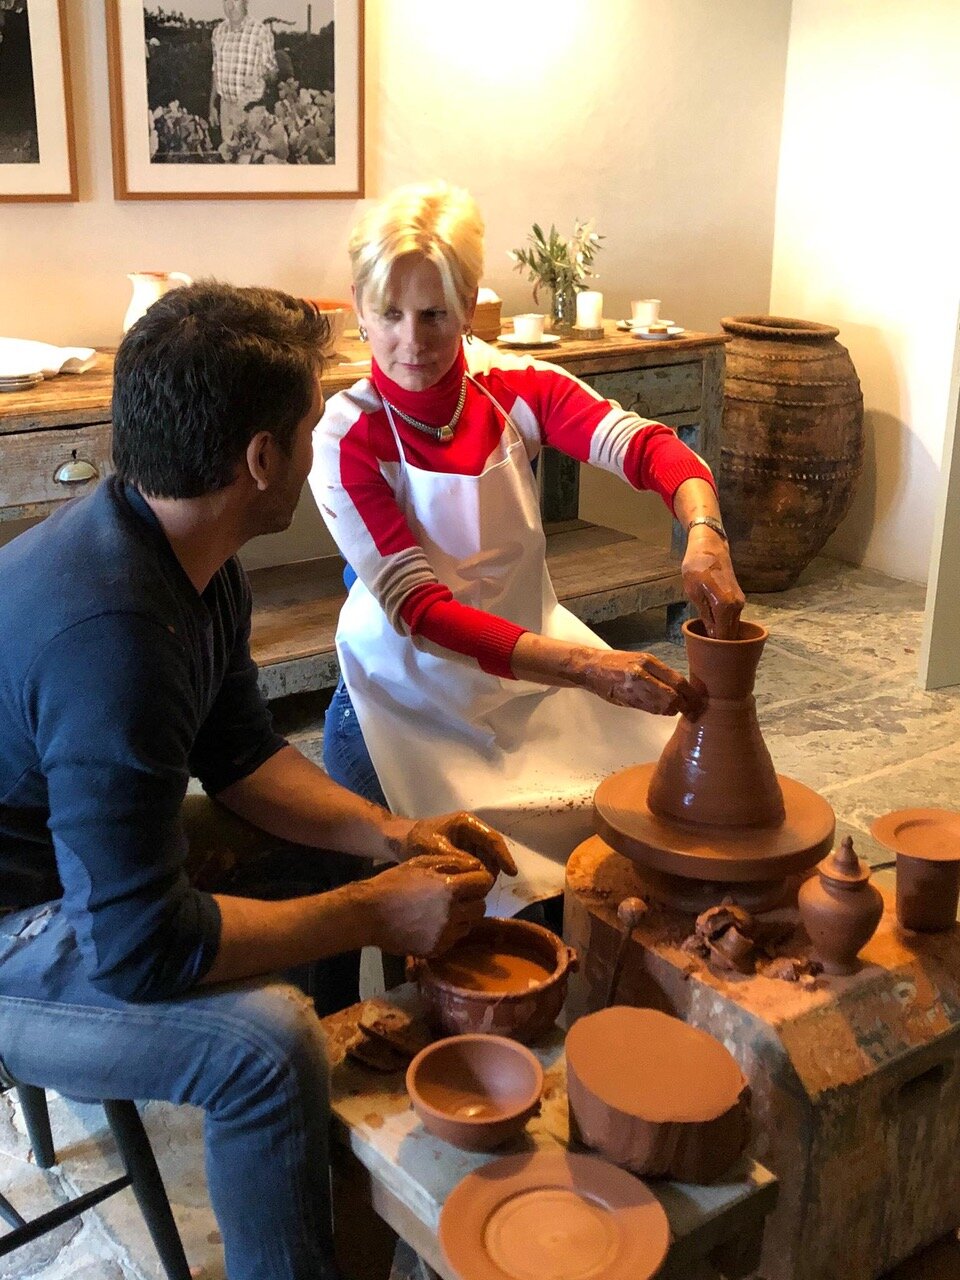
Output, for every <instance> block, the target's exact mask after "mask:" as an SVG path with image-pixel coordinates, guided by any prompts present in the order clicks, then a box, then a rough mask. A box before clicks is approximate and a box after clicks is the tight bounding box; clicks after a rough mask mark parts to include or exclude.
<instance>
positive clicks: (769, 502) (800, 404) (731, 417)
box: [717, 316, 863, 591]
mask: <svg viewBox="0 0 960 1280" xmlns="http://www.w3.org/2000/svg"><path fill="white" fill-rule="evenodd" d="M721 324H722V325H723V328H724V329H725V330H726V332H727V333H729V334H730V335H731V341H730V342H728V343H727V346H726V372H725V375H724V400H723V424H722V427H721V433H720V468H719V471H718V473H717V481H718V486H719V490H720V503H721V506H722V508H723V518H724V524H725V526H726V529H727V533H728V535H729V538H730V554H731V556H732V558H733V564H734V568H735V569H736V571H737V578H738V579H739V581H740V585H741V586H742V587H743V588H744V590H746V591H782V590H783V589H784V588H785V587H788V586H790V584H791V583H792V582H794V581H795V579H796V577H797V575H798V574H799V573H800V570H801V569H803V568H804V566H805V565H807V564H809V562H810V561H811V560H812V559H813V557H814V556H815V555H816V554H817V552H818V551H820V549H821V548H822V547H823V545H824V543H825V542H826V540H827V538H829V536H830V535H831V533H833V531H834V529H836V527H837V525H838V524H839V523H840V521H841V519H842V518H843V516H844V515H845V514H846V512H847V509H848V508H849V506H850V502H851V499H852V497H853V493H854V489H855V487H856V483H857V480H858V478H859V476H860V472H861V470H862V468H863V396H862V394H861V392H860V381H859V379H858V377H857V371H856V369H855V368H854V367H853V362H852V361H851V359H850V355H849V353H848V351H847V349H846V347H844V346H841V344H840V343H839V342H837V341H836V338H837V334H838V332H839V330H837V329H834V328H833V327H832V326H830V325H825V324H815V323H813V322H812V321H807V320H791V319H787V318H785V317H783V316H728V317H727V318H726V319H724V320H722V321H721Z"/></svg>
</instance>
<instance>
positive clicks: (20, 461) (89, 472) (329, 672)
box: [0, 323, 724, 697]
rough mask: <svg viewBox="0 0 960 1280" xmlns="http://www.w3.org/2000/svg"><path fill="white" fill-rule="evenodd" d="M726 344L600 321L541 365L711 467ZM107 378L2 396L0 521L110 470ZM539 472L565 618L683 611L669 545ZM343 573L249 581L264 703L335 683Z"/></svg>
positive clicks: (575, 473)
mask: <svg viewBox="0 0 960 1280" xmlns="http://www.w3.org/2000/svg"><path fill="white" fill-rule="evenodd" d="M723 343H724V338H723V337H722V336H721V335H718V334H702V333H688V334H685V335H684V336H683V337H680V338H674V339H670V340H667V341H655V342H650V341H643V340H640V339H636V338H632V337H631V336H630V335H629V334H623V333H618V332H617V331H616V330H615V329H614V328H613V327H612V326H611V325H610V324H609V323H608V325H607V333H606V335H605V336H604V337H603V338H602V339H600V340H597V341H591V342H583V341H580V340H577V339H564V340H563V341H562V342H561V343H560V344H559V346H557V347H556V348H551V349H550V351H549V356H550V360H551V362H552V363H554V364H558V365H561V366H563V368H565V369H569V370H570V372H571V373H574V374H576V375H577V376H578V377H581V378H583V379H584V380H585V381H587V382H588V383H590V385H591V386H593V387H594V388H595V389H596V390H597V391H598V392H599V393H600V394H601V395H603V396H605V397H607V398H608V399H611V400H617V401H619V402H620V404H622V405H623V406H624V407H625V408H629V409H634V410H636V412H637V413H640V414H642V415H643V416H644V417H648V418H656V419H657V420H658V421H660V422H666V423H668V424H669V425H670V426H673V427H675V428H676V430H677V432H678V434H679V435H680V438H681V439H682V440H683V441H684V442H685V443H687V444H689V445H690V447H691V448H693V449H695V450H696V451H697V453H699V454H700V455H701V456H702V457H703V458H705V459H706V460H707V462H708V463H710V465H711V466H712V467H714V469H716V464H717V461H718V458H719V432H720V415H721V410H722V407H723ZM368 354H369V353H368V349H367V348H366V347H364V346H363V345H361V344H360V342H359V341H358V339H357V338H356V336H355V334H349V333H348V334H347V335H345V336H344V337H343V339H342V340H341V341H340V343H339V346H338V351H337V354H336V355H335V356H334V358H333V360H332V361H331V364H330V366H329V368H328V369H327V371H326V373H325V374H324V377H323V387H324V393H325V394H326V395H327V396H330V395H332V394H333V393H334V392H335V391H340V390H342V389H343V388H345V387H348V386H350V385H351V384H352V383H353V382H355V381H356V380H357V379H358V378H360V377H362V376H363V375H364V373H365V371H366V367H365V366H364V365H361V364H358V363H356V362H358V361H361V360H362V359H363V358H364V356H365V355H368ZM112 378H113V357H112V354H111V353H110V352H102V353H101V354H100V355H99V358H98V362H97V365H96V366H95V367H94V368H93V369H91V370H89V371H88V372H87V373H83V374H78V375H68V374H64V375H61V376H60V377H57V378H52V379H50V380H48V381H46V382H43V383H41V384H40V385H39V386H38V387H35V388H34V389H33V390H31V391H19V392H13V393H10V394H6V395H0V459H2V463H0V521H4V520H16V519H26V518H30V517H35V516H43V515H46V514H48V513H49V512H50V511H51V510H53V508H54V507H55V506H56V505H57V504H58V503H60V502H63V501H65V500H66V499H68V498H72V497H76V496H77V495H79V494H82V493H84V492H87V491H89V490H90V489H91V488H92V487H93V486H94V485H95V484H96V482H97V480H98V479H99V478H100V477H101V476H102V475H104V474H106V473H107V472H108V471H109V470H110V465H111V464H110V395H111V385H112ZM539 475H540V489H541V507H542V511H543V517H544V523H545V526H546V529H547V534H548V538H547V549H548V550H547V555H548V561H549V565H550V573H551V576H552V578H553V581H554V585H555V587H556V590H557V595H558V597H559V598H560V600H561V601H562V602H563V603H564V604H565V605H566V606H567V607H568V608H569V609H571V610H572V611H573V612H574V613H575V614H577V616H578V617H580V618H582V619H584V621H586V622H588V623H598V622H604V621H609V620H610V619H612V618H617V617H621V616H623V615H625V614H630V613H634V612H636V611H639V610H643V609H649V608H653V607H656V606H659V605H666V606H672V607H673V609H674V612H676V611H677V610H679V609H682V604H681V603H680V602H681V601H682V590H681V582H680V570H679V561H678V556H677V554H676V552H677V549H678V547H677V539H676V538H675V539H674V542H675V547H674V551H673V552H672V553H671V552H670V551H668V550H666V549H665V548H660V547H651V546H649V545H646V544H645V543H644V542H643V541H641V540H640V539H637V538H635V537H632V536H630V535H628V534H624V533H620V532H617V531H615V530H613V529H607V528H604V527H603V526H601V525H596V524H589V523H587V522H585V521H583V520H580V519H579V510H578V508H579V464H578V463H576V462H574V461H572V460H571V459H569V458H566V457H564V456H563V455H561V454H557V453H555V452H554V451H553V450H549V449H548V450H546V451H545V453H544V455H543V457H542V459H541V464H540V472H539ZM342 567H343V566H342V561H341V560H340V558H339V556H335V555H331V556H322V557H320V558H318V559H315V560H306V561H301V562H299V563H296V564H286V565H277V566H275V567H272V568H267V569H255V570H253V571H252V572H251V574H250V580H251V583H252V585H253V593H254V617H253V632H252V641H251V642H252V649H253V655H254V658H255V659H256V661H257V663H258V664H259V666H260V668H261V684H262V687H263V689H264V692H265V693H266V694H267V696H268V697H279V696H282V695H284V694H288V693H299V692H302V691H304V690H307V689H319V688H324V687H326V686H329V685H331V684H333V683H334V682H335V681H336V674H337V659H336V653H335V651H334V643H333V637H334V631H335V629H336V622H337V615H338V613H339V611H340V605H341V603H342V602H343V599H344V589H343V583H342V579H341V571H342Z"/></svg>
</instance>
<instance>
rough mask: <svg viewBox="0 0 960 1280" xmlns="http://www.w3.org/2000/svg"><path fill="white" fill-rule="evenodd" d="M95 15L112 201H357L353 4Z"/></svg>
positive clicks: (359, 134)
mask: <svg viewBox="0 0 960 1280" xmlns="http://www.w3.org/2000/svg"><path fill="white" fill-rule="evenodd" d="M2 3H4V0H0V4H2ZM106 6H107V35H108V40H109V53H110V95H111V115H112V126H113V185H114V193H115V195H116V196H117V198H118V199H120V200H191V199H193V200H201V199H217V200H223V199H240V200H243V199H248V200H257V199H258V200H264V199H284V198H289V199H311V198H312V199H333V198H342V197H350V196H361V195H363V0H176V4H175V5H171V6H170V7H169V8H167V7H165V6H164V5H162V4H159V3H157V2H156V0H106Z"/></svg>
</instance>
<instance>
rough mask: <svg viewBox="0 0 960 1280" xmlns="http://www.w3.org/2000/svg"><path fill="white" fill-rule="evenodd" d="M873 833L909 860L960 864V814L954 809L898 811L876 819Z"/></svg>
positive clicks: (871, 830)
mask: <svg viewBox="0 0 960 1280" xmlns="http://www.w3.org/2000/svg"><path fill="white" fill-rule="evenodd" d="M870 834H871V835H872V836H873V838H874V839H875V840H879V841H880V843H881V844H883V845H886V846H887V848H888V849H893V851H894V852H895V853H898V854H902V855H903V856H905V857H908V858H923V859H924V860H925V861H927V862H960V813H956V812H954V810H952V809H896V810H894V812H893V813H885V814H884V815H883V817H882V818H877V820H876V821H875V822H874V823H873V825H872V826H871V828H870Z"/></svg>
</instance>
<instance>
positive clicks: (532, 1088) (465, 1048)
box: [407, 1035, 543, 1151]
mask: <svg viewBox="0 0 960 1280" xmlns="http://www.w3.org/2000/svg"><path fill="white" fill-rule="evenodd" d="M542 1092H543V1068H542V1067H541V1066H540V1063H539V1062H538V1061H537V1059H536V1058H535V1057H534V1056H533V1054H532V1053H531V1052H530V1050H529V1049H527V1048H525V1047H524V1046H523V1045H522V1044H517V1042H516V1041H515V1040H507V1039H505V1038H504V1037H502V1036H484V1035H473V1036H451V1037H449V1038H448V1039H446V1040H438V1041H436V1042H435V1043H434V1044H431V1045H427V1047H426V1048H425V1049H422V1050H421V1051H420V1052H419V1053H418V1054H417V1056H416V1057H415V1058H414V1059H413V1061H412V1062H411V1063H410V1066H409V1067H408V1068H407V1093H408V1094H409V1095H410V1101H411V1102H412V1103H413V1109H414V1111H416V1113H417V1115H418V1116H419V1117H420V1120H421V1121H422V1123H423V1127H424V1128H425V1129H427V1130H429V1132H430V1133H432V1134H434V1135H435V1136H436V1137H438V1138H442V1139H443V1140H444V1142H450V1143H452V1144H453V1145H454V1146H455V1147H462V1148H463V1149H464V1150H465V1151H492V1150H494V1148H496V1147H500V1146H502V1145H503V1144H504V1143H505V1142H510V1141H512V1140H513V1139H514V1138H516V1137H517V1136H518V1135H519V1134H520V1133H521V1132H522V1131H523V1128H524V1126H525V1125H526V1123H527V1121H528V1120H529V1119H530V1118H531V1116H535V1115H537V1113H538V1112H539V1110H540V1095H541V1093H542Z"/></svg>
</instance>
